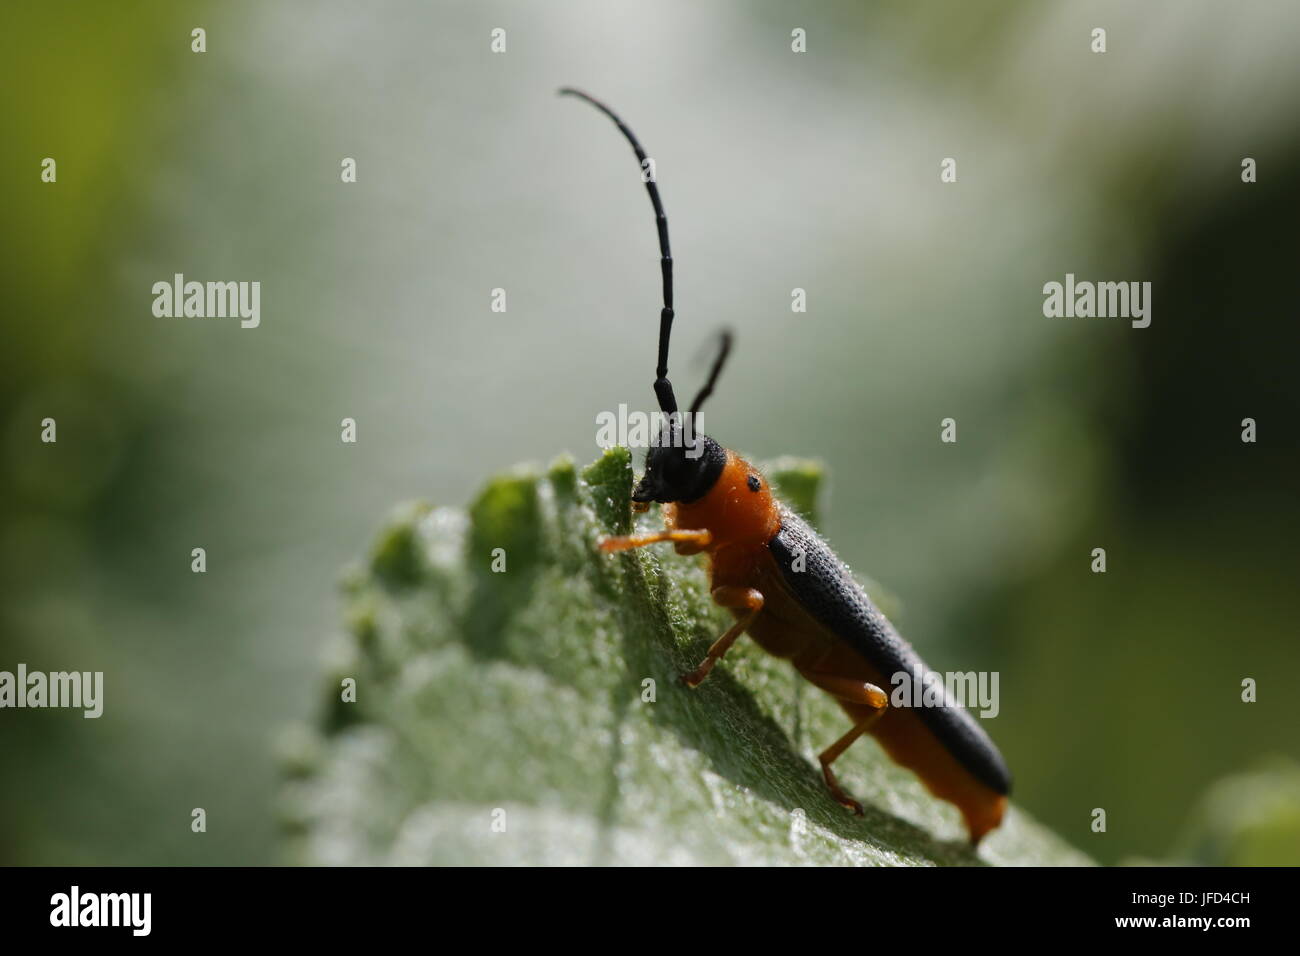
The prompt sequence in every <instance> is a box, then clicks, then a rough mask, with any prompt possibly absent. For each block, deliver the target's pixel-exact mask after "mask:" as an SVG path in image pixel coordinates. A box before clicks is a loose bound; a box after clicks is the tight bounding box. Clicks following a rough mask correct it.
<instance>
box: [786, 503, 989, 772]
mask: <svg viewBox="0 0 1300 956" xmlns="http://www.w3.org/2000/svg"><path fill="white" fill-rule="evenodd" d="M768 548H769V549H770V550H771V552H772V555H773V557H774V558H775V559H776V563H777V565H778V566H779V567H780V568H781V575H782V577H783V578H784V580H785V583H786V586H787V587H788V588H789V589H790V591H791V593H792V594H794V595H795V597H797V598H798V599H799V602H800V604H802V605H803V607H804V608H805V609H806V610H807V611H808V613H809V614H811V615H812V616H813V617H814V618H815V619H816V620H817V621H818V623H820V624H821V625H822V626H823V627H825V628H826V629H827V630H829V631H830V632H831V633H833V634H834V635H835V636H836V637H838V638H840V639H841V640H843V641H845V642H847V643H848V644H849V645H850V646H851V647H852V648H853V649H854V650H856V651H857V652H858V653H859V654H861V655H862V656H863V657H865V658H866V659H867V660H868V661H870V662H871V663H872V664H873V665H875V667H876V668H878V669H879V670H880V672H881V673H882V674H884V675H885V676H886V678H889V677H890V676H892V675H893V674H896V673H899V672H900V671H906V672H907V673H909V674H921V673H925V672H926V671H928V668H926V666H925V663H924V662H923V661H922V660H921V658H920V657H918V656H917V653H916V651H914V650H912V646H911V645H910V644H908V643H907V641H905V640H903V638H902V637H901V636H900V635H899V633H898V632H897V631H896V630H894V626H893V625H892V624H890V623H889V620H888V619H887V618H886V617H885V615H883V614H881V613H880V611H879V609H878V608H877V607H876V606H875V605H874V604H872V603H871V599H870V598H869V597H867V592H866V591H864V590H863V589H862V586H861V585H860V584H858V582H857V581H855V580H854V578H853V575H852V573H851V572H850V571H849V569H848V568H847V567H845V565H844V564H843V562H841V561H840V560H839V558H837V557H836V556H835V553H834V552H833V551H831V549H830V547H829V546H827V544H826V543H825V542H824V541H822V539H821V538H820V537H818V535H817V534H816V532H814V531H813V530H812V528H810V527H809V526H808V524H807V522H805V521H804V520H803V519H802V518H800V517H799V516H798V515H796V514H795V513H794V512H792V511H790V510H789V509H787V508H782V509H781V530H780V531H778V532H777V533H776V536H775V537H773V538H772V540H771V541H770V542H768ZM799 555H802V556H803V570H802V571H796V570H794V565H795V560H796V558H797V557H798V556H799ZM885 692H886V693H889V692H890V691H889V688H885ZM944 693H945V698H944V702H945V706H943V707H918V708H916V711H917V713H918V715H919V716H920V718H921V720H922V721H923V722H924V723H925V726H926V727H927V728H929V730H930V731H931V732H932V733H933V734H934V735H935V737H937V738H938V739H939V741H940V742H941V743H942V744H943V745H944V747H945V748H946V749H947V750H948V752H949V753H951V754H952V755H953V756H954V757H956V758H957V760H958V762H959V763H961V765H962V766H963V767H965V768H966V769H967V770H969V771H970V772H971V774H972V775H973V776H974V777H975V778H976V779H977V780H979V781H980V782H982V783H984V784H985V785H987V786H989V787H991V788H992V789H993V790H995V791H997V792H998V793H1003V794H1005V793H1009V792H1010V790H1011V774H1010V772H1009V771H1008V770H1007V766H1006V764H1005V763H1004V762H1003V760H1002V755H1001V754H1000V753H998V749H997V747H996V746H994V744H993V741H991V740H990V739H989V737H988V735H987V734H986V733H984V731H983V729H981V727H980V726H979V724H978V723H976V721H975V718H973V717H972V716H971V715H970V714H968V713H967V712H966V710H965V709H964V708H963V707H960V706H958V705H957V704H956V702H955V701H953V700H952V699H951V698H949V697H948V696H947V692H946V690H945V692H944Z"/></svg>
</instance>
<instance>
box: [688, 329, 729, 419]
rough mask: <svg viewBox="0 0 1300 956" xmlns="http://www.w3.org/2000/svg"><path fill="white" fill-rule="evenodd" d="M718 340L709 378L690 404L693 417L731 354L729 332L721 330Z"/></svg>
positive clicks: (715, 382) (710, 391)
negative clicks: (716, 355) (719, 340)
mask: <svg viewBox="0 0 1300 956" xmlns="http://www.w3.org/2000/svg"><path fill="white" fill-rule="evenodd" d="M719 338H720V339H721V340H722V341H721V342H720V343H719V346H718V357H717V358H715V359H714V360H713V368H711V369H709V377H708V379H706V380H705V382H704V387H703V388H701V389H700V394H698V395H696V396H695V401H693V402H691V415H692V416H694V415H695V413H696V412H698V411H699V410H700V406H701V405H703V404H704V400H705V399H706V398H708V397H709V396H710V395H712V394H713V386H714V385H715V384H717V381H718V376H719V375H721V374H722V366H723V365H725V364H726V363H727V356H728V355H730V354H731V330H730V329H723V330H722V332H721V334H720V335H719Z"/></svg>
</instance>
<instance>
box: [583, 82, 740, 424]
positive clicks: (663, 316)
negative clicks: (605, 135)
mask: <svg viewBox="0 0 1300 956" xmlns="http://www.w3.org/2000/svg"><path fill="white" fill-rule="evenodd" d="M560 95H561V96H576V97H578V98H579V99H583V100H586V101H587V102H588V103H590V104H591V105H592V106H594V107H596V109H598V110H600V111H601V112H602V113H604V114H605V115H606V116H608V117H609V118H610V119H612V120H613V121H614V124H615V125H616V126H617V127H618V128H619V129H620V130H621V131H622V133H623V135H624V136H626V137H627V141H628V142H629V143H631V144H632V152H634V153H636V158H637V160H638V162H640V164H641V169H642V170H643V171H644V170H646V169H648V168H649V167H648V166H647V163H648V158H647V156H646V154H645V150H644V149H642V148H641V144H640V143H639V142H637V138H636V136H635V135H634V134H633V133H632V131H631V130H630V129H628V128H627V124H625V123H624V122H623V121H622V120H621V119H619V118H618V114H617V113H615V112H614V111H613V110H611V109H610V108H609V107H608V106H606V105H605V104H604V103H602V102H601V101H600V100H598V99H596V98H595V97H593V96H588V95H587V94H586V93H584V92H582V90H575V89H573V88H572V87H569V86H566V87H564V88H563V89H561V90H560ZM645 188H646V191H647V192H649V193H650V203H651V204H652V205H653V206H654V207H655V225H656V227H658V229H659V267H660V269H661V270H662V271H663V276H664V307H663V310H662V311H660V313H659V364H658V365H656V366H655V395H656V396H657V397H658V399H659V408H660V410H661V411H663V412H664V414H666V415H672V414H674V413H675V412H676V411H677V396H676V395H674V394H673V384H672V382H670V381H668V339H669V337H670V336H671V335H672V332H673V255H672V252H671V251H670V250H669V248H668V217H667V216H665V215H664V204H663V203H662V202H660V201H659V186H658V184H656V183H655V179H654V176H653V175H651V176H650V177H649V178H648V179H647V180H646V184H645ZM727 347H730V343H729V342H728V346H727ZM725 357H726V350H725V349H724V350H723V354H722V356H721V358H725ZM721 358H720V359H719V364H720V363H721ZM717 371H718V369H717V368H716V367H715V368H714V376H713V377H716V376H717ZM712 385H713V381H712V378H710V380H709V385H707V386H705V388H706V389H710V388H712ZM699 401H700V400H699V399H697V400H696V404H697V405H698V404H699Z"/></svg>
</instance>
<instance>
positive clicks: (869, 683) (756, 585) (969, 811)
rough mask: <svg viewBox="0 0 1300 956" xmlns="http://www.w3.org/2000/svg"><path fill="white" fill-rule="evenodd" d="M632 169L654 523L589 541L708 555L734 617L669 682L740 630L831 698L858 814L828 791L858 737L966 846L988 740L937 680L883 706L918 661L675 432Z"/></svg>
mask: <svg viewBox="0 0 1300 956" xmlns="http://www.w3.org/2000/svg"><path fill="white" fill-rule="evenodd" d="M560 93H561V94H562V95H564V94H567V95H570V96H576V97H579V98H580V99H584V100H586V101H587V102H588V103H590V104H591V105H592V106H594V107H596V109H598V110H600V111H601V112H602V113H604V114H605V115H606V116H608V117H609V118H610V119H612V120H613V121H614V123H615V124H616V125H617V126H618V128H619V130H621V131H622V133H623V135H624V136H626V137H627V140H628V142H629V143H631V144H632V151H633V152H634V153H636V157H637V160H638V161H639V162H640V163H641V168H642V170H643V171H644V170H649V169H650V168H651V167H650V163H649V161H648V160H647V158H646V154H645V150H644V149H642V148H641V144H640V143H639V142H638V141H637V138H636V137H635V136H634V135H633V134H632V131H631V130H630V129H628V127H627V126H626V124H624V123H623V121H622V120H621V119H619V118H618V116H617V115H616V114H615V113H614V112H613V111H612V110H610V108H609V107H607V106H606V105H605V104H604V103H601V102H600V101H599V100H596V99H593V98H592V97H591V96H588V95H587V94H586V93H583V92H581V91H580V90H575V89H570V88H567V87H566V88H565V89H562V90H560ZM642 178H643V179H644V180H645V185H646V189H647V190H648V191H649V193H650V202H651V204H652V205H653V206H654V212H655V223H656V226H657V228H658V231H659V252H660V264H661V269H662V272H663V299H664V302H663V309H662V311H661V312H660V313H659V361H658V365H657V367H656V369H655V382H654V390H655V396H656V397H657V398H658V401H659V408H660V410H661V411H662V412H663V413H664V416H665V423H664V425H663V428H662V430H661V431H660V433H659V434H658V435H657V436H656V438H655V441H654V442H652V444H651V447H650V448H649V450H648V451H647V453H646V462H645V474H644V476H643V477H642V478H641V480H640V482H638V483H637V486H636V488H635V489H634V491H633V493H632V502H633V505H632V507H633V509H634V510H637V511H645V510H646V509H648V508H649V507H650V503H651V502H659V503H660V504H661V505H662V513H663V519H664V524H665V526H666V529H665V530H664V531H659V532H652V533H649V534H631V535H625V536H622V537H612V538H604V539H602V540H601V542H600V544H599V547H600V549H601V550H602V551H605V552H612V551H624V550H627V549H630V548H639V547H642V546H643V545H647V544H654V543H655V542H659V541H671V542H672V543H673V545H674V547H675V548H676V551H677V553H678V554H682V555H691V554H701V553H702V554H705V555H707V557H708V559H709V570H710V579H711V580H710V588H711V592H712V596H713V600H714V601H715V602H716V603H717V604H719V605H721V606H722V607H724V608H726V609H728V610H730V611H731V612H732V613H733V614H734V615H735V618H736V623H735V624H733V625H732V626H731V627H730V628H729V629H728V630H727V631H726V633H724V634H723V635H722V636H721V637H720V638H718V640H717V641H715V642H714V644H713V646H712V647H710V648H709V650H708V654H707V655H706V656H705V658H704V660H703V661H702V662H701V663H700V666H699V667H697V668H696V669H695V670H693V671H691V672H690V673H689V674H684V675H683V676H682V681H683V682H684V683H685V684H686V685H687V686H688V687H697V686H699V684H700V683H701V682H702V681H703V680H704V679H705V678H706V677H708V676H709V671H711V670H712V669H713V666H714V665H715V664H716V663H717V662H718V661H719V660H720V659H721V658H722V656H723V655H724V654H726V653H727V650H728V649H729V648H730V647H731V645H732V644H734V643H735V642H736V639H737V638H738V637H740V635H741V634H742V633H748V634H749V635H750V637H752V638H753V639H754V640H755V641H757V642H758V644H759V646H760V647H762V648H763V649H764V650H765V651H767V652H769V653H771V654H774V655H776V656H777V657H782V658H786V659H787V660H789V661H790V662H791V663H792V664H793V665H794V668H795V670H797V671H798V672H799V673H800V674H801V675H803V677H805V678H806V679H807V680H808V681H810V682H811V683H813V684H815V685H816V686H817V687H820V688H821V689H822V690H824V691H826V693H828V694H830V695H831V696H832V697H833V698H835V701H836V702H837V703H838V704H839V705H840V707H841V708H842V709H843V710H844V712H845V713H846V714H848V716H849V719H850V720H851V721H852V723H853V726H852V728H851V729H850V730H849V732H848V733H846V734H845V735H844V736H843V737H841V738H840V739H839V740H837V741H835V742H834V743H833V744H831V745H830V746H829V747H827V748H826V749H825V750H824V751H822V753H821V754H820V756H819V758H818V759H819V760H820V762H821V767H822V776H823V777H824V778H825V780H826V786H827V787H828V788H830V792H831V794H832V795H833V796H834V797H835V799H836V800H837V801H839V803H840V804H842V805H843V806H844V807H846V808H847V809H849V810H851V811H852V812H854V813H856V814H859V815H860V814H861V813H862V805H861V804H859V803H858V802H857V801H856V800H854V799H853V798H852V797H850V796H849V795H848V794H847V793H845V792H844V791H843V790H842V789H841V788H840V785H839V783H838V781H836V779H835V774H834V772H833V771H832V770H831V764H833V763H834V762H835V760H836V759H837V758H838V757H839V756H840V755H841V754H842V753H844V751H845V750H847V749H848V747H849V745H851V744H852V743H853V742H854V741H855V740H857V739H858V738H859V737H860V736H862V734H864V733H870V734H871V735H872V736H873V737H875V738H876V740H877V741H879V743H880V745H881V746H882V747H883V748H884V749H885V752H886V753H888V754H889V756H890V757H892V758H893V759H894V760H895V761H896V762H898V763H899V764H902V765H903V766H904V767H907V768H908V769H909V770H911V771H913V772H914V773H915V774H916V775H917V776H918V777H920V778H921V781H922V782H923V783H924V784H925V785H926V787H928V788H929V790H930V792H931V793H933V794H934V795H935V796H937V797H939V798H941V799H943V800H948V801H950V802H951V803H954V804H956V806H957V807H958V809H960V810H961V813H962V816H963V817H964V818H965V820H966V827H967V830H968V831H969V832H970V839H971V843H972V844H978V843H979V841H980V839H981V838H982V837H983V836H984V835H985V834H986V833H988V832H989V831H990V830H992V829H993V828H994V827H996V826H997V825H998V824H999V823H1001V822H1002V815H1003V813H1004V812H1005V811H1006V806H1007V794H1008V793H1009V792H1010V790H1011V775H1010V773H1008V771H1007V767H1006V764H1005V763H1004V762H1003V760H1002V755H1001V754H1000V753H998V749H997V747H995V746H994V745H993V741H991V740H989V738H988V735H987V734H985V733H984V731H983V730H982V729H981V728H980V726H979V724H978V723H976V722H975V720H974V718H972V717H971V716H970V715H969V714H968V713H967V712H966V711H965V710H964V709H963V708H961V707H959V706H958V705H957V704H956V702H955V701H954V700H953V699H952V698H951V697H950V696H949V695H948V693H947V690H946V689H942V685H938V686H935V687H933V688H932V689H931V692H930V693H931V694H933V695H935V696H937V695H938V692H939V691H940V690H941V689H942V701H941V706H921V707H890V706H889V698H888V696H887V695H886V693H885V691H884V690H883V689H882V688H883V687H885V686H887V685H888V684H889V683H890V678H891V677H892V676H893V675H896V674H900V673H903V674H906V675H908V678H909V679H917V678H919V677H921V675H923V674H928V673H929V671H928V668H926V666H925V664H924V662H922V660H921V659H920V657H919V656H917V653H916V652H915V651H914V650H912V648H911V646H910V645H909V644H908V643H907V642H906V641H904V640H903V638H902V637H900V636H899V634H898V632H897V631H895V630H894V627H893V625H892V624H890V623H889V621H888V620H887V619H886V618H885V616H884V615H883V614H881V613H880V611H879V610H877V609H876V607H875V605H874V604H872V603H871V599H870V598H868V597H867V594H866V592H865V591H864V590H863V589H862V587H861V585H859V584H858V582H857V581H855V580H854V578H853V575H852V574H851V573H850V572H849V570H848V568H847V567H845V565H844V564H843V563H842V562H841V561H840V560H839V559H838V558H837V557H836V556H835V553H834V552H833V551H831V549H830V547H829V546H828V545H827V544H826V543H825V542H824V541H822V539H821V538H820V537H819V536H818V535H817V532H815V531H813V529H812V528H811V527H809V525H808V524H807V523H806V522H805V521H804V520H803V519H802V518H800V517H799V516H798V515H796V514H795V513H794V512H793V511H791V510H790V509H789V508H788V507H786V506H785V505H784V504H782V503H781V501H780V500H779V499H778V498H777V497H776V496H775V495H774V494H773V492H772V490H771V488H770V487H769V486H768V484H767V482H766V481H765V480H764V479H763V476H762V475H761V474H759V471H758V469H757V468H755V467H754V466H753V465H751V464H750V463H749V462H747V461H745V460H744V459H743V458H741V457H740V456H739V455H737V454H736V453H735V452H733V451H729V450H727V449H725V448H723V447H722V446H721V445H719V444H718V443H717V442H716V441H714V440H713V439H712V438H709V437H707V436H705V435H696V436H695V438H694V441H686V440H684V439H685V436H684V434H683V419H682V415H681V413H680V412H679V411H678V408H677V398H676V396H675V395H674V394H673V386H672V384H671V383H670V382H669V381H668V339H669V336H670V335H671V333H672V327H673V260H672V255H671V253H670V251H669V246H668V219H667V218H666V217H665V216H664V208H663V203H662V202H661V201H660V199H659V187H658V184H657V183H656V182H655V178H654V175H653V174H650V175H643V177H642ZM730 351H731V336H730V335H729V334H728V333H725V332H724V333H723V336H722V341H721V347H720V349H719V351H718V355H717V358H716V359H715V360H714V362H713V366H712V368H711V369H710V370H709V375H708V378H707V379H706V380H705V383H704V387H703V388H702V389H700V392H699V394H698V395H697V396H696V397H695V401H693V402H692V403H691V407H690V412H689V414H690V415H691V417H692V419H693V417H694V415H695V413H697V412H698V411H699V410H700V406H701V405H702V404H703V403H704V401H705V399H707V398H708V397H709V395H710V394H711V393H712V392H713V387H714V385H715V384H716V383H717V380H718V375H719V374H720V373H721V371H722V366H723V364H724V363H725V362H726V360H727V356H728V354H729V353H730Z"/></svg>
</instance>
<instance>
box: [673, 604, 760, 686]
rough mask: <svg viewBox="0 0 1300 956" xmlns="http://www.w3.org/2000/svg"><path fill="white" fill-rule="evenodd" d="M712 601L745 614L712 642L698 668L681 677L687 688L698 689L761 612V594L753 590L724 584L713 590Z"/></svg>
mask: <svg viewBox="0 0 1300 956" xmlns="http://www.w3.org/2000/svg"><path fill="white" fill-rule="evenodd" d="M713 601H714V603H715V604H719V605H721V606H722V607H727V608H734V609H737V610H742V611H744V612H745V613H744V614H742V615H741V616H740V617H738V618H737V619H736V623H735V624H733V625H731V627H729V628H728V629H727V633H725V634H723V635H722V636H721V637H720V638H718V639H717V640H716V641H714V642H713V646H712V647H710V648H709V653H708V655H707V656H706V657H705V658H704V660H703V661H701V662H700V666H699V667H697V668H695V670H693V671H691V672H690V673H689V674H683V675H682V683H683V684H685V685H686V686H687V687H698V686H700V684H701V683H703V681H704V678H706V677H708V676H709V671H711V670H713V665H714V664H716V663H717V662H718V661H719V660H721V659H722V655H723V654H725V653H727V651H728V650H730V649H731V645H732V644H735V643H736V638H738V637H740V635H741V634H743V633H744V632H745V628H747V627H749V625H750V624H752V623H754V618H756V617H758V612H759V611H761V610H763V593H762V592H761V591H756V590H755V589H754V588H742V587H734V586H732V585H729V584H724V585H722V586H720V587H716V588H714V589H713Z"/></svg>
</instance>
